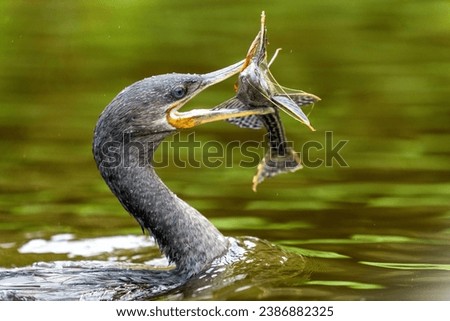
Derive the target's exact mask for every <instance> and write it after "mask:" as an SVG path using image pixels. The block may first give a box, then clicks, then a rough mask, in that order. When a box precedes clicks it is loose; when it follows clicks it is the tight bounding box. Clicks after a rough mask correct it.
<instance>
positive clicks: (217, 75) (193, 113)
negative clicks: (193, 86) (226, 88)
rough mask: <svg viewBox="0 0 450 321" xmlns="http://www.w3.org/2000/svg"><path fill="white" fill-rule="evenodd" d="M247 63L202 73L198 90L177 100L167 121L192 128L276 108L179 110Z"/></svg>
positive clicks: (267, 112) (239, 70)
mask: <svg viewBox="0 0 450 321" xmlns="http://www.w3.org/2000/svg"><path fill="white" fill-rule="evenodd" d="M244 64H245V60H242V61H240V62H238V63H235V64H233V65H231V66H228V67H225V68H222V69H219V70H216V71H212V72H210V73H207V74H203V75H200V76H201V78H202V83H201V84H200V86H199V87H198V88H197V90H196V91H194V92H192V93H191V94H190V95H188V96H186V97H184V98H183V99H181V100H179V101H177V102H175V103H174V104H173V105H172V106H171V107H170V108H169V109H168V110H167V116H166V117H167V121H168V123H169V124H170V125H172V126H173V127H175V128H178V129H180V128H192V127H195V126H198V125H201V124H204V123H209V122H213V121H218V120H225V119H228V118H234V117H244V116H249V115H263V114H269V113H271V112H273V111H274V110H273V109H272V108H270V107H263V108H255V109H251V110H242V109H223V110H209V109H193V110H189V111H186V112H179V111H178V110H179V109H180V108H181V107H182V106H183V105H184V104H186V103H187V102H188V101H189V100H191V99H192V98H194V97H195V96H196V95H197V94H199V93H200V92H202V91H203V90H205V89H206V88H208V87H210V86H212V85H215V84H217V83H219V82H221V81H224V80H225V79H228V78H230V77H231V76H233V75H235V74H237V73H239V72H241V71H242V69H243V67H244Z"/></svg>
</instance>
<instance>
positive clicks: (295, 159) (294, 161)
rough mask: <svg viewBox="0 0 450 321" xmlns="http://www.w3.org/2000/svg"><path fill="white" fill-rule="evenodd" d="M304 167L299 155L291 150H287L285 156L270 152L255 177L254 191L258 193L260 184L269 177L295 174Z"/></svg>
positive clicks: (259, 166)
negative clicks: (257, 188)
mask: <svg viewBox="0 0 450 321" xmlns="http://www.w3.org/2000/svg"><path fill="white" fill-rule="evenodd" d="M302 167H303V166H302V164H301V161H300V157H299V155H298V154H297V153H296V152H295V151H294V150H293V149H291V148H288V149H286V153H285V154H284V155H279V154H277V153H273V152H271V151H268V152H267V154H266V156H264V158H263V160H262V161H261V163H259V165H258V169H257V172H256V175H255V176H253V180H252V182H253V186H252V189H253V191H254V192H256V187H257V186H258V184H260V183H262V182H263V181H264V179H266V178H267V177H273V176H276V175H278V174H282V173H290V172H295V171H296V170H299V169H301V168H302Z"/></svg>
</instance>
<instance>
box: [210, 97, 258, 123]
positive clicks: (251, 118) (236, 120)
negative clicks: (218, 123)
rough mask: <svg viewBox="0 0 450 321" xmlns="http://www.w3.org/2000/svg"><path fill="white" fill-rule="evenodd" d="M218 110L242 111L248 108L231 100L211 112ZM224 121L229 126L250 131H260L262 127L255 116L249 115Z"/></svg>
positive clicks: (235, 99)
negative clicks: (249, 129)
mask: <svg viewBox="0 0 450 321" xmlns="http://www.w3.org/2000/svg"><path fill="white" fill-rule="evenodd" d="M220 109H242V110H246V109H249V107H247V106H245V105H244V104H243V103H242V102H241V101H240V100H239V99H237V98H231V99H229V100H227V101H225V102H223V103H222V104H220V105H218V106H216V107H214V108H213V109H212V110H220ZM225 121H227V122H229V123H230V124H233V125H236V126H238V127H241V128H251V129H261V128H263V127H264V124H263V122H262V121H261V120H260V119H259V117H258V116H257V115H250V116H245V117H237V118H229V119H226V120H225Z"/></svg>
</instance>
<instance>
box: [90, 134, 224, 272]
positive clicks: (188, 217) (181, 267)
mask: <svg viewBox="0 0 450 321" xmlns="http://www.w3.org/2000/svg"><path fill="white" fill-rule="evenodd" d="M101 145H102V144H94V155H95V159H96V161H97V165H98V166H99V170H100V172H101V174H102V177H103V178H104V180H105V181H106V183H107V184H108V186H109V187H110V188H111V190H112V192H113V193H114V194H115V195H116V196H117V198H118V199H119V201H120V202H121V204H122V205H123V206H124V208H125V209H126V210H127V211H128V212H129V213H131V215H133V216H134V217H135V219H136V220H137V221H138V222H139V224H140V225H141V227H142V228H143V229H147V230H149V231H150V232H151V234H152V235H153V237H154V238H155V239H156V241H157V243H158V245H159V247H160V249H161V251H162V252H163V253H164V254H165V255H166V256H167V258H168V259H169V261H171V262H173V263H175V264H176V266H177V271H178V272H180V273H182V274H183V275H186V276H188V277H189V276H191V275H194V274H196V273H198V272H200V271H202V270H204V269H205V268H206V267H208V266H209V264H210V263H211V262H212V261H213V260H214V259H215V258H217V257H220V256H222V255H224V254H225V252H226V250H227V248H228V241H227V239H226V238H225V237H224V236H223V235H222V234H221V233H220V232H219V231H218V230H217V229H216V228H215V227H214V225H212V223H211V222H209V221H208V220H207V219H206V218H205V217H204V216H203V215H202V214H200V213H199V212H198V211H197V210H196V209H194V208H193V207H191V206H189V205H188V204H187V203H186V202H184V201H183V200H181V199H180V198H178V197H177V196H176V195H175V194H174V193H173V192H172V191H170V190H169V188H168V187H167V186H166V185H165V184H164V183H163V182H162V181H161V179H160V178H159V177H158V175H157V174H156V172H155V170H154V168H153V167H152V165H151V162H150V161H148V160H151V159H152V156H153V153H154V151H155V150H156V148H157V147H158V145H159V141H158V142H155V143H153V142H151V143H150V144H149V143H148V142H147V144H142V143H141V142H140V140H139V138H138V139H137V140H134V141H132V142H131V141H129V142H128V143H127V142H125V141H123V142H122V144H120V146H116V147H119V148H118V149H116V152H118V153H121V155H122V159H121V162H120V164H118V165H117V166H106V167H105V166H102V165H101V164H102V158H103V156H102V151H104V150H102V149H101V148H100V147H99V146H101ZM96 146H97V147H96ZM140 146H144V147H145V146H147V148H148V150H146V151H145V150H144V151H143V150H142V148H140ZM99 149H100V150H99ZM143 155H145V157H143ZM145 159H147V161H146V162H144V161H145Z"/></svg>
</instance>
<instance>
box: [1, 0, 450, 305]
mask: <svg viewBox="0 0 450 321" xmlns="http://www.w3.org/2000/svg"><path fill="white" fill-rule="evenodd" d="M344 2H345V3H344ZM68 6H69V4H68V2H64V1H62V2H48V3H34V4H29V3H26V2H18V1H3V2H0V10H1V12H2V17H3V19H2V20H1V22H0V28H1V30H2V32H0V40H1V41H0V52H1V59H0V68H1V70H2V72H1V73H0V93H1V95H0V97H1V98H0V100H1V101H0V105H1V107H0V149H1V150H2V153H1V157H0V172H1V175H0V266H1V267H5V268H13V267H23V266H30V265H31V264H32V263H34V262H41V261H42V262H53V261H67V260H68V259H70V260H72V261H74V262H75V263H72V264H77V263H76V262H79V261H83V260H92V261H102V264H106V263H104V262H105V261H107V260H112V261H113V262H112V264H118V263H123V264H143V263H147V262H150V263H147V265H157V266H160V265H164V263H162V264H160V263H159V262H156V263H155V262H154V261H153V260H159V259H160V258H161V255H160V253H159V251H158V250H157V249H156V247H147V246H146V247H137V248H135V249H133V250H128V249H125V248H120V247H118V248H117V247H114V249H109V251H110V252H108V253H98V254H96V255H95V256H87V255H86V256H85V255H84V254H83V253H82V252H75V250H74V252H71V253H52V252H51V251H49V252H45V253H36V252H37V250H33V251H29V252H28V253H20V251H19V249H21V248H22V249H23V248H24V247H23V246H24V245H25V244H30V242H33V240H38V239H41V240H47V242H49V241H48V240H51V238H52V236H55V235H60V234H63V233H64V234H71V235H74V236H75V240H74V241H80V242H82V241H83V240H89V241H93V240H95V239H96V238H99V237H100V238H101V237H116V236H120V235H130V234H131V235H139V233H140V230H139V229H138V228H137V227H136V225H135V223H134V221H133V220H132V219H131V218H129V217H128V216H127V215H126V214H125V213H124V212H123V210H122V209H121V207H120V205H119V204H118V203H117V202H116V200H115V199H114V197H113V196H112V195H111V194H110V192H109V191H108V190H107V188H106V187H105V186H104V185H103V182H102V181H101V179H100V177H99V176H98V173H97V172H96V168H95V165H94V162H93V160H92V156H91V150H90V149H91V146H90V145H91V139H92V130H93V126H94V124H95V122H96V120H97V117H98V114H99V113H100V111H101V110H102V109H103V108H104V106H105V105H106V104H107V103H108V102H109V101H110V100H111V98H112V97H113V96H114V95H115V93H116V92H117V91H119V90H120V89H122V88H123V87H125V86H126V85H127V84H129V83H132V82H133V81H135V80H138V79H142V78H144V77H147V76H149V75H153V74H161V73H167V72H172V71H177V72H206V71H210V70H214V69H216V68H219V67H220V66H224V65H227V64H231V63H233V62H235V61H238V60H239V59H241V58H242V57H243V55H244V54H245V52H246V50H247V46H248V42H249V41H251V40H252V39H253V37H254V34H255V32H257V29H258V27H257V26H255V19H257V17H258V16H259V14H260V12H261V10H263V9H264V10H265V11H266V14H267V16H268V19H269V21H270V26H269V27H270V28H269V34H268V37H269V47H268V52H269V55H272V54H273V52H274V50H275V48H277V47H282V48H283V51H282V52H281V53H280V55H279V57H278V58H277V62H276V64H274V66H273V70H272V72H273V74H274V76H275V77H276V78H277V80H279V81H280V82H282V83H283V84H285V85H286V86H289V87H293V88H303V89H305V90H306V91H308V92H314V93H317V95H319V96H320V97H321V98H322V102H323V103H321V104H320V107H319V106H316V108H315V109H314V110H313V111H312V112H311V113H310V114H309V115H308V117H309V118H310V119H311V120H312V121H313V122H314V124H316V125H317V128H316V129H317V132H315V133H310V132H308V131H307V130H303V129H301V127H298V124H296V123H295V122H293V121H291V120H290V119H288V118H283V122H284V124H285V127H286V131H287V134H288V137H290V138H291V139H292V140H293V142H294V146H293V148H294V149H295V150H301V148H299V147H300V146H302V145H303V144H304V143H305V142H307V141H318V142H320V144H321V145H322V146H325V145H326V142H325V141H324V137H325V135H324V132H325V131H332V132H333V136H334V139H335V140H336V141H338V140H341V139H342V140H348V141H349V142H348V144H347V145H346V146H345V147H344V148H343V150H342V156H343V157H344V159H345V161H346V162H347V163H348V165H349V167H347V168H342V167H339V166H337V164H335V163H333V164H332V165H331V166H321V167H318V168H304V170H303V171H302V172H301V173H294V174H289V175H285V176H280V177H276V178H273V179H272V180H268V181H267V182H265V185H264V186H261V188H260V189H259V190H258V193H257V194H253V193H252V192H251V190H250V188H249V184H248V183H249V181H248V180H249V177H251V176H252V174H253V172H254V168H241V167H239V166H237V163H236V164H235V166H233V167H232V168H225V167H220V168H214V169H211V168H206V166H203V167H201V168H195V169H193V168H176V167H174V166H170V167H168V168H161V169H158V173H159V174H160V175H161V176H162V178H163V180H164V181H165V182H168V184H169V186H170V187H171V189H173V190H174V191H175V192H176V193H177V194H179V195H180V197H181V198H183V199H185V200H186V201H187V202H188V203H189V204H191V205H193V206H194V207H195V208H197V209H199V210H200V212H202V213H203V214H205V215H206V216H207V217H208V218H209V219H211V220H212V221H213V222H214V224H215V225H216V226H217V227H218V228H219V229H220V230H221V231H222V232H223V233H224V234H225V235H228V236H232V237H237V238H238V239H239V236H242V235H252V236H256V237H258V239H265V240H270V241H271V242H272V243H275V244H277V245H278V246H280V247H281V248H283V249H284V250H285V251H286V252H287V253H291V254H292V253H297V254H298V253H299V254H302V255H303V256H304V257H306V258H305V262H304V263H302V261H297V260H296V259H292V258H291V259H292V262H297V263H296V264H297V265H298V266H302V267H303V266H304V269H299V271H300V270H303V271H304V274H302V273H300V274H298V275H296V276H295V275H294V272H293V271H294V268H292V269H290V270H289V271H291V272H289V271H287V272H286V274H287V275H291V276H292V277H291V278H290V277H286V281H285V282H284V283H283V280H281V279H278V280H276V281H274V282H273V283H270V281H269V283H266V284H265V285H261V284H262V283H261V282H263V281H261V279H259V278H258V277H257V274H258V273H259V272H260V270H263V272H264V273H266V274H265V276H266V277H265V279H267V280H274V278H275V279H277V278H278V272H277V269H278V268H281V265H282V264H280V265H275V266H277V268H276V269H274V270H270V269H259V270H258V271H256V270H255V271H254V273H252V265H251V264H250V263H248V264H246V263H244V262H245V261H244V260H242V261H239V262H236V263H234V264H233V268H234V269H235V268H236V266H237V265H239V264H242V265H243V266H242V268H247V273H234V272H229V273H231V274H230V276H229V278H228V279H227V280H228V281H227V282H228V284H229V286H225V287H223V288H216V287H215V286H212V285H211V287H210V288H208V287H207V285H208V284H201V283H199V282H201V281H200V280H193V282H192V285H189V286H187V287H186V288H185V289H184V290H174V291H173V292H170V293H168V294H166V295H164V296H162V298H166V299H189V298H192V297H194V296H195V297H197V298H205V299H208V298H214V299H229V298H240V299H255V298H276V297H280V298H289V299H312V300H318V299H333V300H345V299H352V300H363V299H368V300H370V299H372V300H383V299H393V300H399V299H400V300H426V299H434V300H437V299H440V300H442V299H447V300H448V299H450V276H449V273H448V265H449V264H450V255H449V254H448V253H449V252H448V248H449V246H450V206H449V201H448V200H449V199H450V183H449V182H450V170H449V166H448V164H449V161H450V145H449V144H448V143H447V142H448V141H449V139H450V128H449V119H450V110H449V104H448V101H450V96H449V91H448V84H449V83H450V78H449V77H450V73H449V72H448V70H449V61H448V50H449V48H448V46H449V45H448V41H447V39H448V38H449V36H450V26H449V20H448V14H447V12H448V10H447V5H446V3H445V2H444V1H437V0H436V1H435V0H430V1H426V2H424V1H418V0H417V1H416V0H413V1H408V2H404V1H398V0H395V1H387V0H380V1H359V2H355V1H353V2H351V3H348V1H335V0H325V1H320V2H318V1H316V2H314V1H310V2H301V3H300V2H299V1H296V0H289V1H285V2H283V5H280V4H279V3H278V2H267V3H265V5H264V8H262V7H261V6H262V5H261V4H260V3H259V2H258V3H257V2H254V3H250V2H249V3H246V4H245V5H243V4H242V1H227V2H226V3H225V2H224V3H223V4H217V7H216V8H217V10H212V9H211V10H208V11H207V12H205V10H204V8H199V7H198V5H197V3H194V1H192V0H188V1H178V0H176V1H171V2H164V1H151V2H149V1H134V2H133V3H132V4H126V5H125V4H123V5H121V4H115V5H114V6H112V5H108V4H104V3H102V5H99V4H98V3H97V2H83V3H81V2H72V3H70V8H68ZM105 6H107V7H105ZM180 7H182V8H183V10H179V8H180ZM155 30H156V31H155ZM205 30H207V32H206V31H205ZM237 39H243V41H242V46H241V45H240V44H239V42H240V40H239V41H237ZM213 53H214V54H213ZM232 86H233V81H231V82H230V83H229V84H228V85H227V84H224V87H223V88H221V87H218V88H213V89H211V91H209V92H205V93H204V94H202V95H201V96H199V97H198V100H197V101H196V102H193V104H192V105H191V106H194V107H198V106H214V105H216V104H217V103H219V102H221V101H224V100H225V99H227V98H230V96H231V94H230V90H231V88H232ZM187 107H188V108H190V106H187ZM195 133H196V137H197V138H198V139H199V140H200V141H202V142H207V141H208V140H214V141H219V142H223V143H224V144H226V143H227V142H228V141H232V140H238V141H243V140H244V137H245V138H246V139H249V140H254V141H260V138H261V133H259V132H256V133H253V132H248V133H247V132H243V131H242V130H239V129H235V128H234V127H233V126H229V125H227V124H223V125H222V124H215V125H210V126H208V125H205V126H204V127H201V128H200V127H199V128H198V129H197V130H196V132H195ZM188 134H189V132H188V133H185V135H188ZM234 152H235V155H234V156H235V158H234V159H236V160H237V161H239V160H241V159H243V158H244V157H245V155H242V154H240V153H239V150H235V151H234ZM180 153H181V154H182V155H181V156H183V155H184V154H183V153H184V151H180ZM168 156H169V157H170V156H171V155H170V154H169V155H168ZM199 159H201V158H199ZM309 159H312V160H314V159H326V155H325V150H324V149H322V150H319V149H311V150H310V154H309ZM244 239H245V238H244ZM69 241H70V240H68V241H67V242H69ZM69 243H70V242H69ZM255 243H257V242H255ZM31 244H32V243H31ZM35 244H36V243H35ZM46 244H47V245H48V243H46ZM93 244H96V242H95V241H93ZM138 246H140V245H138ZM25 249H26V247H25ZM30 252H32V253H30ZM269 252H270V251H269ZM271 263H272V264H275V262H271ZM294 265H295V264H293V266H294ZM257 272H258V273H257ZM226 273H228V271H224V272H223V275H224V277H225V275H227V274H226ZM231 275H234V276H236V277H235V278H234V279H233V278H232V276H231ZM238 275H239V276H238ZM243 275H245V276H243ZM217 280H219V279H217ZM233 284H236V287H234V286H233ZM258 284H260V285H258ZM202 287H204V288H206V290H205V292H202V291H201V289H202ZM211 288H213V289H215V290H208V289H211Z"/></svg>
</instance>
